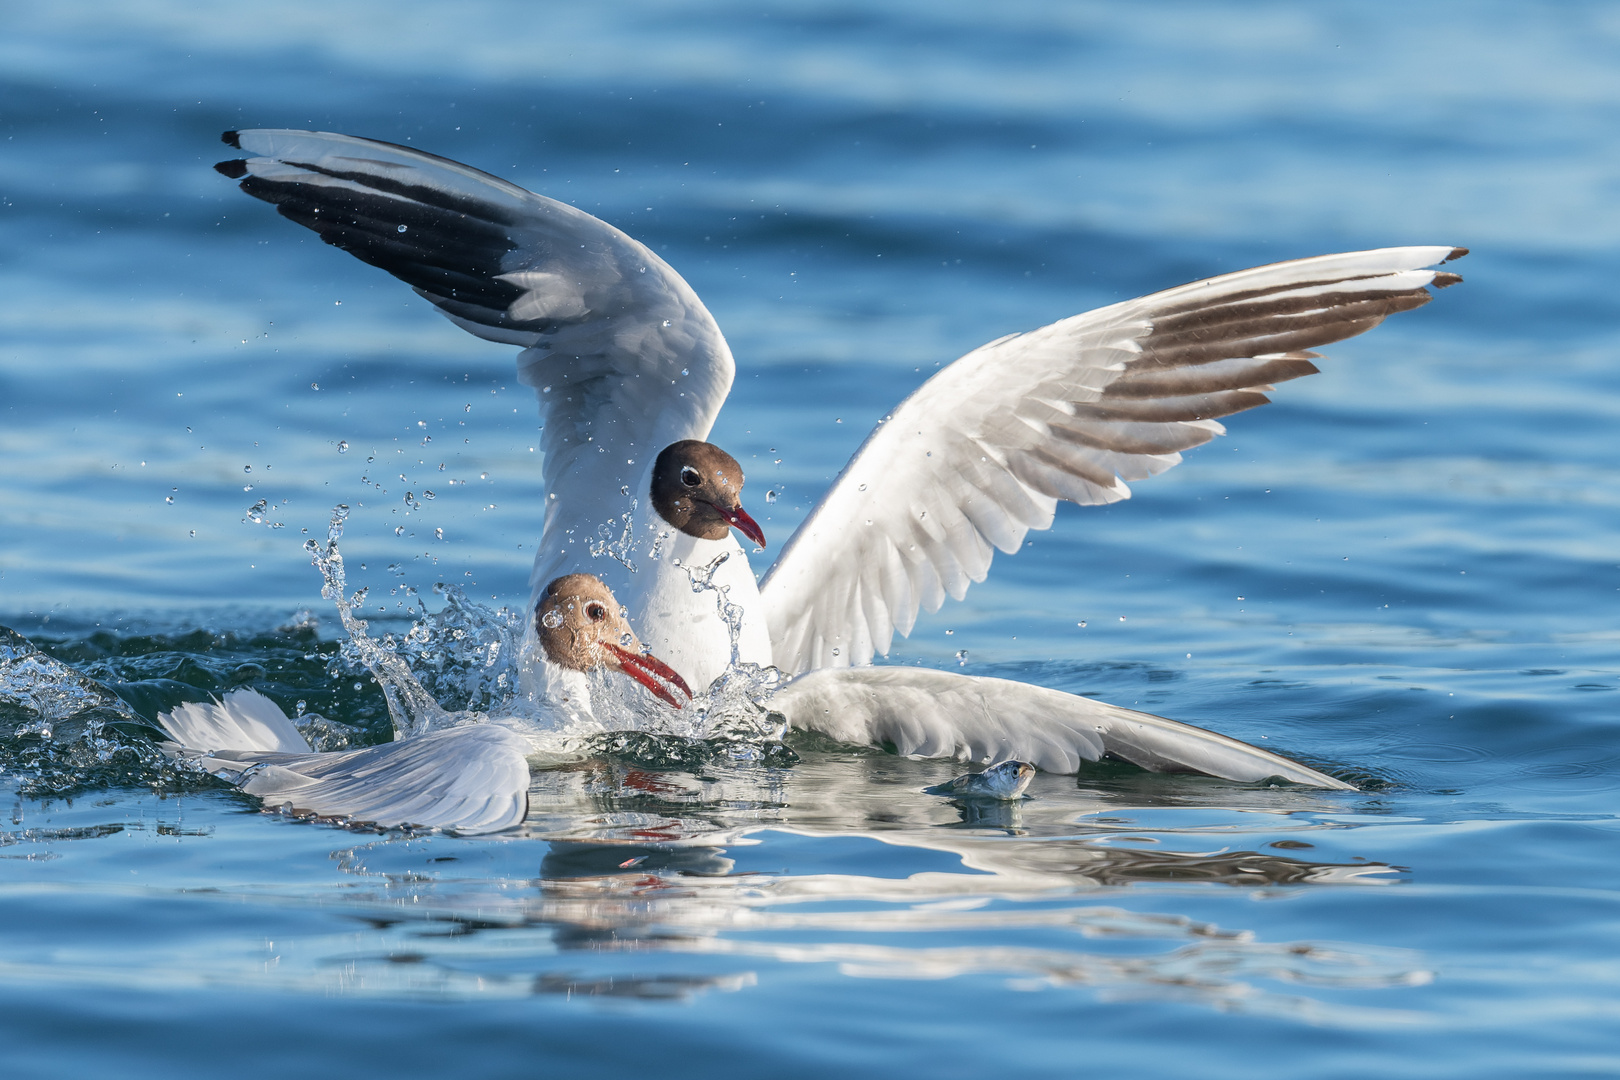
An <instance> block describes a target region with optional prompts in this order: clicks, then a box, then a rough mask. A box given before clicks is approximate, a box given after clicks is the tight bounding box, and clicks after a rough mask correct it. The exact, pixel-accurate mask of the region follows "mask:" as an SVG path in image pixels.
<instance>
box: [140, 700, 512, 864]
mask: <svg viewBox="0 0 1620 1080" xmlns="http://www.w3.org/2000/svg"><path fill="white" fill-rule="evenodd" d="M158 723H159V724H161V725H162V726H163V729H164V730H165V731H166V732H168V734H169V735H170V736H171V737H172V738H173V739H174V740H175V743H176V744H178V746H177V747H174V749H176V750H178V752H180V753H183V754H186V755H187V756H191V757H194V758H196V759H197V760H199V762H200V763H201V764H202V765H203V767H205V768H206V769H208V771H209V772H212V773H214V774H215V775H218V776H221V777H223V778H225V779H227V780H230V781H231V782H233V783H235V784H236V786H237V787H239V788H240V789H241V790H242V791H245V792H247V793H248V794H250V795H256V796H258V797H259V798H261V799H263V800H264V803H265V805H266V806H267V807H286V808H289V809H292V810H296V811H298V812H301V813H309V814H317V815H320V816H322V817H338V818H344V819H348V820H351V821H356V822H369V823H372V824H376V825H381V826H384V827H386V828H394V827H398V826H402V825H416V826H423V827H427V828H438V829H447V830H453V831H456V832H462V833H486V832H496V831H499V830H501V829H507V828H511V827H512V826H514V825H517V824H519V823H520V822H522V820H523V818H524V815H525V814H526V813H527V810H528V790H529V766H528V762H527V761H526V760H525V754H526V752H527V746H528V744H527V742H526V741H525V740H524V739H523V738H522V737H521V736H520V735H518V734H516V733H514V732H512V731H509V730H507V729H506V728H503V727H499V726H494V725H486V724H478V725H469V726H466V727H458V728H449V729H447V730H444V731H436V732H432V733H430V734H427V735H422V736H418V737H416V738H412V739H407V740H405V741H403V742H392V743H384V744H383V745H381V746H368V747H365V748H363V749H359V750H344V751H336V752H330V753H314V752H311V751H310V748H309V744H308V743H307V742H305V741H304V739H303V737H302V736H300V735H299V734H298V729H297V728H295V727H293V724H292V721H290V720H288V719H287V716H286V714H284V713H283V712H282V711H281V709H280V708H279V707H277V705H276V704H275V702H273V701H271V700H270V699H269V698H267V697H265V696H263V695H262V694H259V693H258V692H256V691H253V690H237V691H233V692H232V693H230V694H228V695H226V697H225V700H224V701H223V702H220V703H217V704H208V705H197V704H186V705H182V706H180V707H179V708H178V709H174V710H171V711H170V712H166V713H163V714H161V715H159V716H158ZM289 733H290V734H289Z"/></svg>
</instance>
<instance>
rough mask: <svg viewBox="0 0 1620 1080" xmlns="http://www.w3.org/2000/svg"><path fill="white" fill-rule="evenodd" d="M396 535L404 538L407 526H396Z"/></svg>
mask: <svg viewBox="0 0 1620 1080" xmlns="http://www.w3.org/2000/svg"><path fill="white" fill-rule="evenodd" d="M394 535H395V536H404V535H405V526H403V525H395V526H394ZM360 569H362V570H364V569H365V567H363V566H362V567H361V568H360Z"/></svg>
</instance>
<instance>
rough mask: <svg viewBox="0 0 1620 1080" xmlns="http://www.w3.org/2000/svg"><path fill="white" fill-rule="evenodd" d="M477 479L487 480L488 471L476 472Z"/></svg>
mask: <svg viewBox="0 0 1620 1080" xmlns="http://www.w3.org/2000/svg"><path fill="white" fill-rule="evenodd" d="M478 479H480V480H488V479H489V473H487V472H481V473H479V474H478Z"/></svg>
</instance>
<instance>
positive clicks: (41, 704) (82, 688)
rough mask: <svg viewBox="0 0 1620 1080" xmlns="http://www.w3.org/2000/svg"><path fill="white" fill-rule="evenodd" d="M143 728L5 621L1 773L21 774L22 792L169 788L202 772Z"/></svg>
mask: <svg viewBox="0 0 1620 1080" xmlns="http://www.w3.org/2000/svg"><path fill="white" fill-rule="evenodd" d="M125 725H127V727H125ZM144 728H145V724H144V723H143V722H142V720H141V719H140V717H139V716H137V715H136V714H135V711H134V710H133V709H131V708H130V707H129V705H127V704H126V703H125V702H124V701H123V700H122V699H121V698H119V697H118V695H116V694H114V693H113V692H112V691H111V690H109V689H107V688H106V687H105V686H102V685H101V684H100V683H98V682H96V681H95V680H94V679H90V678H87V677H85V676H83V675H81V674H79V673H78V672H77V671H74V670H73V669H72V668H70V667H68V666H67V665H66V664H63V663H62V662H60V661H58V660H56V659H54V658H53V657H50V656H47V655H46V654H45V653H44V652H42V651H40V650H39V649H38V648H37V647H35V646H34V645H33V644H32V643H31V642H29V641H28V640H27V639H26V638H24V637H23V636H22V635H21V634H18V633H16V632H15V631H13V630H11V629H9V628H7V627H3V626H0V773H5V774H8V775H10V776H14V777H18V778H19V779H20V780H21V783H20V784H19V785H18V790H19V792H20V793H21V794H23V795H28V796H34V797H39V796H47V795H65V794H71V793H72V792H75V791H79V790H83V789H85V788H99V787H110V786H113V785H115V784H145V785H148V786H151V787H156V788H160V789H165V790H169V789H174V788H176V787H179V786H182V785H184V784H185V783H186V782H187V781H193V782H194V781H196V780H197V779H198V778H199V776H200V775H205V774H200V772H199V770H197V769H195V768H194V767H193V766H192V765H190V764H189V763H186V762H178V761H172V760H170V759H169V758H168V756H167V755H165V754H164V753H163V752H162V751H161V750H159V749H158V748H157V746H156V745H155V744H154V743H153V742H152V741H151V740H150V739H147V738H145V737H144V736H143V735H141V734H139V733H138V732H139V731H140V730H141V729H144Z"/></svg>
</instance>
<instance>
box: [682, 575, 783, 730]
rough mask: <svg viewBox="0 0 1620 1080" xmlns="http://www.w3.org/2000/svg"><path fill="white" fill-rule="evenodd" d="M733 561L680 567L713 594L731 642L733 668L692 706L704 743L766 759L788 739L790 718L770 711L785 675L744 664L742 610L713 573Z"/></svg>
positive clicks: (698, 590) (696, 584)
mask: <svg viewBox="0 0 1620 1080" xmlns="http://www.w3.org/2000/svg"><path fill="white" fill-rule="evenodd" d="M730 558H731V553H730V552H728V551H723V552H721V553H720V554H719V555H716V556H715V557H714V558H713V559H712V560H710V561H709V562H708V563H707V564H705V565H704V566H701V567H691V566H682V567H681V569H683V570H685V571H686V576H687V580H688V581H690V582H691V585H692V591H693V592H695V593H705V592H712V593H714V602H715V608H716V609H717V610H718V612H719V614H720V619H721V621H722V622H724V623H725V624H726V633H727V634H728V635H729V636H730V641H731V663H730V664H729V665H727V667H726V670H725V671H723V672H722V673H721V674H720V676H719V677H718V678H716V679H715V680H714V682H713V683H711V684H710V685H709V688H708V689H707V690H705V691H704V692H703V693H700V694H699V695H697V697H695V698H694V699H693V700H692V704H691V706H690V707H691V708H692V709H694V710H695V711H696V715H697V717H698V719H699V725H698V727H699V731H700V733H701V737H702V738H704V739H708V740H711V741H716V742H718V743H721V744H724V745H725V746H726V747H727V748H728V749H729V751H730V756H732V757H733V758H736V759H738V760H763V759H764V758H765V757H766V756H768V747H770V745H771V744H777V745H778V746H779V745H780V744H781V742H782V739H783V737H784V736H785V735H786V734H787V719H786V718H785V717H783V716H782V715H781V714H780V713H773V712H771V711H770V710H769V709H768V708H767V707H766V702H767V701H768V700H769V699H770V697H771V695H772V694H774V693H776V691H777V690H779V689H781V687H782V685H783V684H784V683H785V682H786V681H787V676H786V675H784V674H783V673H782V671H780V670H779V669H777V668H774V667H763V666H761V665H759V664H748V663H744V662H743V660H742V628H743V609H742V605H740V604H734V603H732V602H731V586H730V585H721V584H718V583H717V582H716V581H715V574H716V573H718V572H719V570H720V567H722V566H723V565H725V563H726V561H727V560H728V559H730ZM677 565H679V564H677ZM782 749H786V748H785V747H782Z"/></svg>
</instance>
